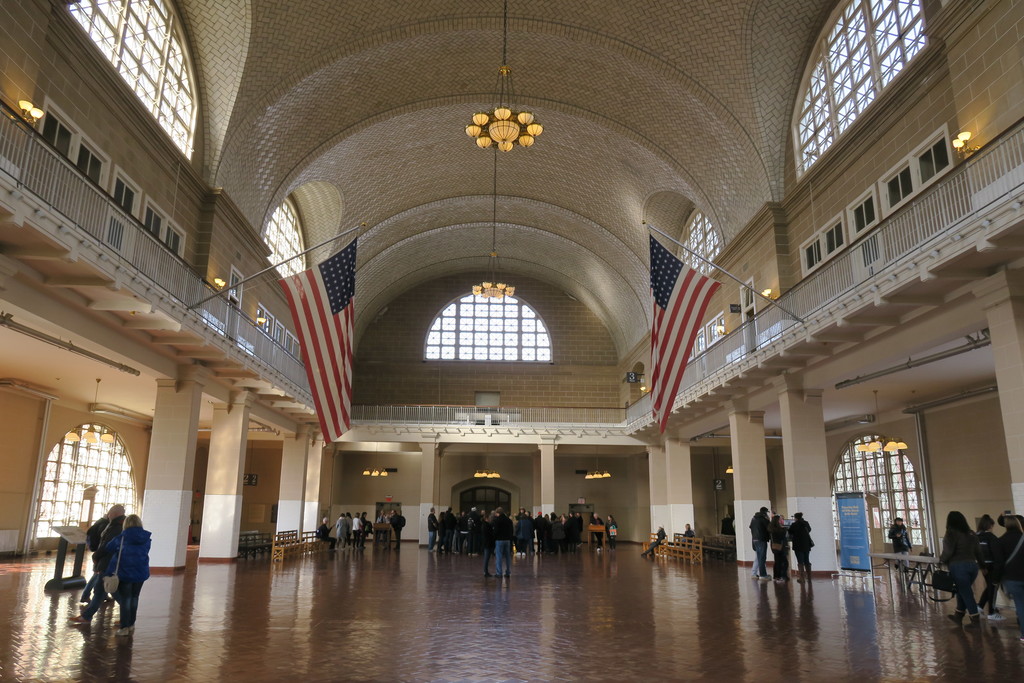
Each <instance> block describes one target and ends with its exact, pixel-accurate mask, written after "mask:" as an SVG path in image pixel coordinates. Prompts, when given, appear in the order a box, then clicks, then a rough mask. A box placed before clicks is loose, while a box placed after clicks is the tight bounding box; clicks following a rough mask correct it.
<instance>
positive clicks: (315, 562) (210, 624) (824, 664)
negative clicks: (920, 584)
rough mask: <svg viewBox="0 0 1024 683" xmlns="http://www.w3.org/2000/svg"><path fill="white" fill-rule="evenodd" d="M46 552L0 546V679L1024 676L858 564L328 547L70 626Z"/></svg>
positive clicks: (183, 585) (193, 577)
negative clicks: (501, 572)
mask: <svg viewBox="0 0 1024 683" xmlns="http://www.w3.org/2000/svg"><path fill="white" fill-rule="evenodd" d="M52 571H53V559H52V558H40V559H36V560H31V561H26V562H13V561H12V562H7V563H0V605H2V607H3V608H4V613H5V614H7V615H9V616H8V617H7V618H6V619H4V620H3V623H2V625H0V644H2V645H3V647H0V678H2V679H5V680H8V679H9V680H65V679H71V680H136V681H170V680H181V681H185V680H189V681H193V680H203V681H206V680H210V681H212V680H244V681H253V682H255V681H280V680H302V681H321V680H323V681H327V680H389V679H394V680H413V681H439V680H481V679H484V680H492V679H499V680H507V679H522V680H584V679H585V680H615V681H620V680H637V679H648V678H652V679H659V680H681V679H719V680H723V681H733V680H749V681H770V680H786V681H794V680H797V681H801V680H807V681H819V680H861V681H870V680H907V679H917V678H941V679H945V680H968V679H970V680H977V679H978V678H992V679H997V680H1019V678H1020V672H1021V671H1022V670H1024V647H1021V645H1020V643H1019V642H1017V635H1016V624H1015V622H1014V620H1013V617H1012V608H1005V609H1004V610H1003V613H1004V614H1007V615H1009V618H1008V619H1007V621H1005V622H1002V623H1001V624H999V625H997V626H995V627H993V626H991V625H989V624H987V623H986V624H985V626H984V627H983V628H980V629H977V630H974V631H965V630H963V629H959V628H955V627H953V625H952V624H951V623H950V622H949V621H948V620H946V619H945V617H944V616H943V615H944V613H945V612H948V611H949V610H950V608H949V606H948V605H938V604H934V603H931V602H929V601H927V600H926V599H925V598H924V597H922V596H920V595H919V594H917V593H914V594H913V595H909V596H908V595H907V594H906V593H905V592H903V591H902V590H901V589H899V588H896V590H895V591H894V593H893V594H892V596H890V594H889V591H888V589H887V588H886V587H884V585H882V584H876V586H875V588H876V590H874V591H873V590H872V586H871V584H870V583H869V582H868V581H867V580H865V579H850V578H841V579H837V580H828V579H816V580H814V581H813V582H812V583H810V584H799V583H796V582H792V583H790V584H774V583H764V582H760V581H752V580H751V579H750V578H749V576H750V575H749V569H746V568H738V567H736V566H735V565H727V564H724V563H721V562H710V563H709V564H707V565H704V566H690V565H687V564H684V563H680V562H678V561H672V560H664V559H658V560H645V559H641V558H640V557H639V552H638V551H637V550H636V549H635V548H633V547H630V546H628V545H621V546H620V548H619V549H618V550H617V551H615V552H605V553H601V554H598V553H593V552H582V553H578V554H570V555H565V556H555V557H542V558H536V557H529V558H515V559H514V561H513V570H512V577H511V578H510V579H507V580H506V579H496V578H484V577H483V576H482V574H483V568H482V564H481V558H479V557H461V556H454V557H453V556H450V555H442V556H438V555H436V554H429V553H427V552H426V551H425V550H422V549H419V550H417V549H416V548H415V547H413V546H412V545H411V544H410V545H409V546H408V547H407V548H405V549H404V550H403V551H402V553H400V554H399V553H395V552H393V551H392V552H385V551H381V550H378V551H374V550H373V549H372V548H367V549H366V550H365V551H362V552H353V551H337V552H334V553H326V552H325V553H323V554H321V555H317V556H312V557H306V558H297V559H293V560H289V561H288V562H287V563H285V564H283V565H277V566H271V565H270V563H269V562H268V561H265V560H257V561H253V560H249V561H242V562H239V563H237V564H227V565H225V564H210V565H207V564H203V565H199V566H196V565H195V563H194V562H192V563H190V565H189V568H188V570H187V571H186V572H185V573H181V574H176V575H173V576H154V577H153V578H152V579H151V580H150V581H148V582H147V583H146V586H145V588H144V590H143V592H142V596H141V603H140V609H139V620H138V624H137V628H136V633H135V635H134V637H133V638H128V639H125V638H118V637H115V636H114V632H115V630H116V629H117V618H118V614H117V608H116V606H108V607H105V608H103V609H102V610H101V611H100V612H99V613H98V614H97V615H96V617H95V618H94V619H93V623H92V624H90V625H89V626H84V627H69V626H68V623H67V620H68V618H69V617H70V616H72V615H74V614H76V613H77V612H78V609H79V606H78V603H77V599H78V595H79V592H78V591H63V592H56V593H46V592H44V591H43V584H45V582H46V581H47V579H48V578H49V576H50V574H52Z"/></svg>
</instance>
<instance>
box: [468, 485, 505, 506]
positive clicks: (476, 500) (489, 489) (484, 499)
mask: <svg viewBox="0 0 1024 683" xmlns="http://www.w3.org/2000/svg"><path fill="white" fill-rule="evenodd" d="M497 507H502V508H505V511H506V512H508V511H509V510H511V509H512V493H511V492H509V491H506V490H505V489H502V488H498V487H497V486H475V487H473V488H470V489H466V490H464V491H462V492H461V493H460V494H459V507H458V512H462V511H463V510H466V511H468V510H471V509H473V508H476V509H477V510H488V511H489V510H493V509H494V508H497Z"/></svg>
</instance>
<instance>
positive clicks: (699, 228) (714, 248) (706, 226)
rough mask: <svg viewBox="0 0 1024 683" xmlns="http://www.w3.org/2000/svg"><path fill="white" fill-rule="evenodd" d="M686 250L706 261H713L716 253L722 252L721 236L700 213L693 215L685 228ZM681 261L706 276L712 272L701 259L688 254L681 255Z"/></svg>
mask: <svg viewBox="0 0 1024 683" xmlns="http://www.w3.org/2000/svg"><path fill="white" fill-rule="evenodd" d="M685 244H686V248H687V249H689V250H690V251H692V252H695V253H697V254H700V255H701V256H703V257H704V258H705V259H707V260H708V261H714V260H715V257H716V256H718V252H720V251H722V236H721V234H720V233H719V232H718V230H717V229H716V228H715V226H713V225H712V224H711V220H710V219H709V218H708V217H707V216H705V215H704V214H703V213H701V212H700V211H697V212H695V213H694V214H693V218H691V219H690V225H689V226H688V227H687V228H686V242H685ZM681 260H682V261H683V262H684V263H687V264H689V265H690V267H691V268H693V269H694V270H696V271H698V272H700V273H703V274H705V275H708V274H710V273H711V271H712V270H714V269H713V268H712V267H711V266H710V265H708V263H707V262H706V261H704V260H702V259H699V258H696V257H695V256H693V255H692V254H690V253H689V252H684V253H683V254H682V255H681Z"/></svg>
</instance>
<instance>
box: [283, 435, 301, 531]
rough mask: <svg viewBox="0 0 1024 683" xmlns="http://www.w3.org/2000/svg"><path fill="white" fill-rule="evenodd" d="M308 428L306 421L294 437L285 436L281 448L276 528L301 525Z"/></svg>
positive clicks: (288, 528)
mask: <svg viewBox="0 0 1024 683" xmlns="http://www.w3.org/2000/svg"><path fill="white" fill-rule="evenodd" d="M308 451H309V431H308V428H307V427H306V426H305V425H303V426H301V427H299V430H298V432H296V434H295V436H293V437H286V438H285V440H284V445H283V447H282V449H281V489H280V493H279V494H278V501H277V530H278V531H299V530H300V529H301V528H302V508H303V499H304V498H305V493H306V454H307V452H308Z"/></svg>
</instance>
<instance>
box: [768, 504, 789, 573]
mask: <svg viewBox="0 0 1024 683" xmlns="http://www.w3.org/2000/svg"><path fill="white" fill-rule="evenodd" d="M768 533H769V534H771V541H772V575H773V576H774V577H775V583H785V582H787V581H789V532H788V531H787V530H786V527H784V526H783V525H782V517H781V516H780V515H775V516H774V517H772V521H771V524H770V525H769V527H768Z"/></svg>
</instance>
